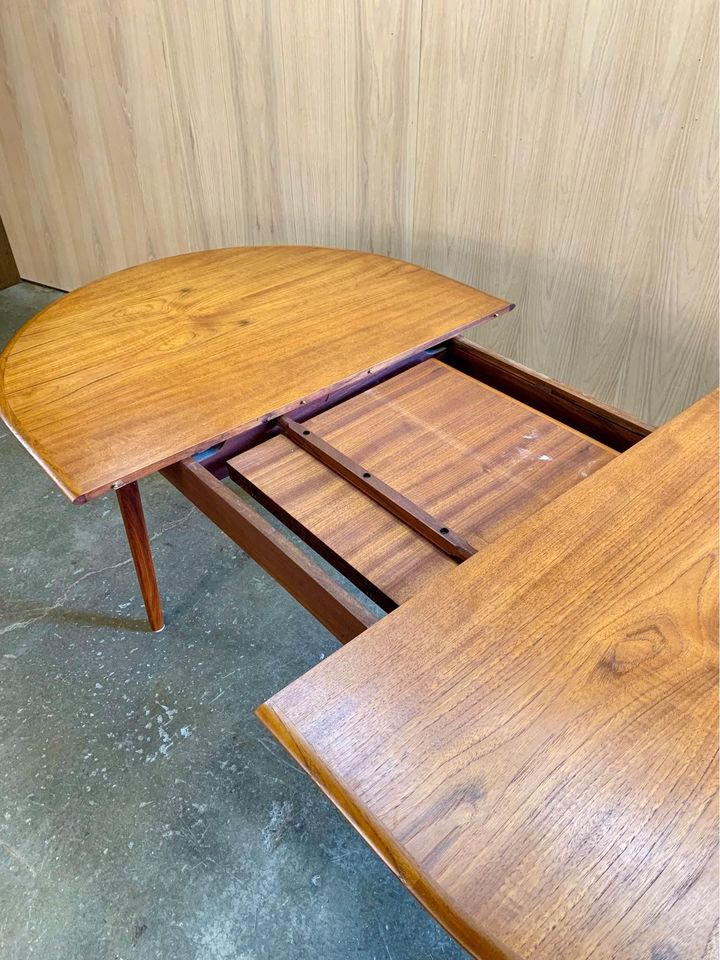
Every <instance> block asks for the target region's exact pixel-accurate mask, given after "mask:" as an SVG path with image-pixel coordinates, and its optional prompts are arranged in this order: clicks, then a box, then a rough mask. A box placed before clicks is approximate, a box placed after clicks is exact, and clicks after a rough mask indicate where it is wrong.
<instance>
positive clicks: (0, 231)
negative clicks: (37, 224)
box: [0, 220, 20, 290]
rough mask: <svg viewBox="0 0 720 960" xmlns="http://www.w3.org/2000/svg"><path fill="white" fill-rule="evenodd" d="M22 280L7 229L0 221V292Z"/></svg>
mask: <svg viewBox="0 0 720 960" xmlns="http://www.w3.org/2000/svg"><path fill="white" fill-rule="evenodd" d="M19 279H20V274H19V273H18V268H17V264H16V263H15V257H14V256H13V252H12V249H11V247H10V242H9V241H8V238H7V234H6V233H5V227H4V226H3V222H2V220H0V290H3V289H4V288H5V287H10V286H12V285H13V284H14V283H17V282H18V281H19Z"/></svg>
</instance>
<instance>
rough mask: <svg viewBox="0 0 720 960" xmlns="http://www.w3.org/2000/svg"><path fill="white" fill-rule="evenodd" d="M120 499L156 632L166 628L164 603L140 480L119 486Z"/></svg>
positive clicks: (144, 594)
mask: <svg viewBox="0 0 720 960" xmlns="http://www.w3.org/2000/svg"><path fill="white" fill-rule="evenodd" d="M117 498H118V503H119V504H120V513H121V514H122V518H123V523H124V524H125V532H126V533H127V538H128V543H129V544H130V553H131V554H132V558H133V563H134V564H135V572H136V573H137V578H138V581H139V583H140V590H141V591H142V596H143V600H144V601H145V609H146V610H147V616H148V621H149V623H150V628H151V630H153V631H154V632H155V633H157V632H158V631H159V630H162V629H163V627H164V626H165V622H164V620H163V614H162V607H161V605H160V592H159V591H158V585H157V580H156V579H155V566H154V565H153V559H152V551H151V549H150V539H149V537H148V532H147V525H146V523H145V514H144V513H143V508H142V501H141V500H140V488H139V487H138V485H137V481H136V482H134V483H128V484H126V485H125V486H124V487H119V488H118V490H117Z"/></svg>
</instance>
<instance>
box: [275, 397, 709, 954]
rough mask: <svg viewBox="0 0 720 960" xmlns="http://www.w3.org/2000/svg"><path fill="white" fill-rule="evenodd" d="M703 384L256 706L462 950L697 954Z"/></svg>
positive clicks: (704, 566)
mask: <svg viewBox="0 0 720 960" xmlns="http://www.w3.org/2000/svg"><path fill="white" fill-rule="evenodd" d="M717 415H718V394H717V392H716V393H714V394H710V395H708V396H707V397H706V398H704V399H703V400H701V401H700V402H698V403H697V404H696V405H695V406H693V407H692V408H690V409H689V410H688V411H686V412H685V413H683V414H682V415H680V416H679V417H678V418H676V419H675V420H674V421H672V422H671V423H669V424H667V425H666V426H664V427H662V428H660V429H659V430H658V431H657V432H655V433H653V434H652V435H650V436H649V437H647V438H646V439H645V440H642V441H641V442H640V443H638V444H637V445H636V446H634V447H633V448H632V449H631V450H629V451H627V452H626V453H624V454H622V455H621V456H619V457H617V458H616V459H615V460H613V461H612V462H611V463H609V464H607V465H606V466H605V467H603V469H602V470H600V471H599V472H598V473H597V474H595V475H594V476H593V477H591V478H590V479H588V480H587V481H586V482H585V483H583V484H582V485H580V486H578V487H576V488H575V489H573V490H571V491H569V492H568V493H566V494H565V495H563V496H561V497H559V498H558V499H557V500H555V502H554V503H552V504H550V505H549V506H547V507H546V508H545V509H544V510H542V511H541V512H540V513H538V514H536V515H535V516H533V517H531V518H530V519H528V520H527V521H525V522H524V523H522V524H521V525H519V526H518V527H517V529H515V530H513V531H511V532H509V533H508V534H506V535H505V536H504V537H503V538H501V539H500V540H499V541H498V542H497V543H495V544H494V545H492V546H491V547H488V548H487V549H486V550H483V551H480V552H479V553H478V554H477V555H476V556H474V557H472V558H471V559H470V560H467V561H466V562H465V563H463V564H462V565H461V566H459V567H457V568H456V569H455V570H454V571H452V572H451V573H449V574H447V575H446V576H444V577H441V578H440V579H438V580H436V581H435V582H434V583H433V584H432V585H431V586H430V587H429V588H428V589H426V590H424V591H423V592H422V593H421V594H420V595H418V596H417V597H415V598H414V599H413V600H411V601H409V602H408V603H407V604H406V605H404V606H403V607H401V608H400V609H398V610H396V611H395V612H393V613H391V614H390V615H389V616H388V617H386V618H385V619H384V620H382V621H380V622H379V623H378V624H376V625H375V626H374V627H372V628H371V629H370V630H368V631H367V633H365V634H364V635H363V636H361V637H358V638H357V639H356V640H355V641H353V643H352V644H350V645H349V646H348V647H346V648H344V649H343V650H340V651H338V652H337V653H335V654H333V655H332V656H331V657H329V658H328V659H327V660H325V661H324V662H323V663H321V664H319V665H318V666H316V667H315V668H314V669H313V670H311V671H310V672H309V673H308V674H306V675H305V676H303V677H301V678H300V679H299V680H297V681H296V682H295V683H293V684H291V685H290V686H289V687H287V688H286V689H285V690H283V691H282V692H281V693H279V694H277V695H276V696H275V697H273V698H272V699H271V700H270V701H269V702H268V703H267V704H265V705H264V706H263V707H261V708H260V710H259V715H260V717H261V719H262V720H263V722H264V723H265V724H266V725H267V726H268V727H269V728H270V729H271V730H272V731H273V733H275V735H276V736H277V737H278V738H279V739H280V740H281V741H282V742H283V743H284V744H285V746H286V747H287V748H288V750H289V751H290V752H291V753H292V754H293V756H294V757H295V758H296V759H297V760H298V762H299V763H300V764H301V765H303V766H304V767H305V768H306V769H307V770H308V772H309V773H310V774H311V775H312V776H313V777H314V778H315V780H316V781H317V782H318V784H319V785H320V786H321V787H322V788H323V790H325V791H326V793H327V794H328V795H329V796H330V798H331V799H332V800H333V802H334V803H335V804H336V805H337V806H338V807H339V808H340V810H341V811H342V812H343V813H344V814H345V816H346V817H348V819H349V820H350V821H351V822H352V823H353V824H354V825H355V826H356V827H357V829H358V830H359V831H360V832H361V833H362V834H363V836H365V838H366V839H367V840H368V841H369V842H370V844H371V845H372V846H373V847H374V848H375V849H376V851H377V852H378V853H379V854H380V856H381V857H383V859H384V860H385V861H386V863H387V864H388V865H389V866H390V867H391V868H392V869H393V870H395V871H396V872H397V873H398V874H399V875H400V876H401V878H402V879H403V880H404V881H405V883H406V884H407V885H408V887H409V888H410V889H411V890H412V891H413V893H414V894H415V895H416V896H417V897H418V898H419V899H420V900H421V901H422V902H423V903H424V904H425V906H426V907H428V909H429V910H431V911H432V912H433V913H434V915H435V916H436V917H437V919H438V920H440V922H442V923H443V924H444V925H445V926H446V927H447V929H448V930H449V931H450V932H451V933H452V934H454V935H455V936H456V937H457V938H458V940H459V941H460V942H461V943H462V944H463V945H464V946H465V947H466V948H467V949H468V950H469V951H470V952H471V953H472V954H473V955H474V956H476V957H482V958H523V960H580V958H582V960H651V958H660V957H663V958H665V957H673V958H682V960H691V958H693V960H700V958H711V957H715V956H716V953H715V952H714V951H715V950H716V947H717V942H716V938H717V933H718V900H717V889H718V865H717V827H718V823H717V786H718V773H717V747H718V690H717V681H718V660H717V653H718V650H717V626H718V624H717V600H718V598H717V481H718V468H717V459H718V457H717V455H718V445H717Z"/></svg>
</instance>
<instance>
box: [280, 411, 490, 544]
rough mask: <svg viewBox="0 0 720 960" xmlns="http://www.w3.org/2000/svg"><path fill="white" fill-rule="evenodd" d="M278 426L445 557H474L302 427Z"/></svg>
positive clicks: (438, 524)
mask: <svg viewBox="0 0 720 960" xmlns="http://www.w3.org/2000/svg"><path fill="white" fill-rule="evenodd" d="M278 424H279V426H280V429H281V430H282V431H283V433H284V434H285V435H286V436H287V437H288V438H289V439H290V440H292V442H293V443H295V444H296V445H297V446H298V447H301V448H302V449H303V450H305V451H306V452H307V453H309V454H311V455H312V456H313V457H315V459H316V460H319V461H320V462H321V463H323V464H325V466H326V467H329V468H330V469H331V470H332V471H334V472H335V473H337V474H338V475H339V476H341V477H342V478H343V479H344V480H347V482H348V483H350V484H352V486H354V487H355V488H356V489H358V490H360V491H361V492H362V493H364V494H365V495H366V496H368V497H370V498H371V499H372V500H374V501H375V502H376V503H378V504H379V505H380V506H381V507H384V509H385V510H387V511H388V512H389V513H392V515H393V516H395V517H397V518H398V519H399V520H402V521H403V523H406V524H407V525H408V526H409V527H411V528H412V529H413V530H415V531H416V533H419V534H420V535H421V536H423V537H425V539H426V540H429V541H430V543H432V544H434V545H435V546H436V547H439V548H440V550H442V551H443V552H444V553H446V554H448V556H450V557H454V558H455V559H456V560H467V559H468V557H471V556H472V555H473V554H474V553H476V550H475V548H474V547H473V546H472V545H471V544H470V543H468V542H467V540H465V538H464V537H461V536H460V534H458V533H455V531H454V530H451V529H450V528H449V527H447V526H445V525H444V524H443V522H442V521H441V520H438V519H437V518H436V517H433V516H432V515H431V514H429V513H427V512H426V511H425V510H423V509H422V507H419V506H418V505H417V504H416V503H413V501H412V500H409V499H408V498H407V497H405V496H403V494H402V493H399V492H398V491H397V490H395V489H394V488H393V487H391V486H390V485H389V484H387V483H385V482H384V481H383V480H380V479H378V477H375V476H373V474H372V473H371V472H370V471H369V470H366V469H365V468H364V467H363V466H362V465H361V464H359V463H357V462H356V461H355V460H352V459H351V458H350V457H347V456H345V454H344V453H342V452H341V451H340V450H338V449H337V448H336V447H334V446H333V445H332V444H330V443H328V442H327V441H326V440H323V438H322V437H320V436H318V435H317V434H316V433H313V431H312V430H310V429H309V428H308V427H307V426H305V424H302V423H297V422H296V421H295V420H291V419H290V418H289V417H280V418H279V419H278Z"/></svg>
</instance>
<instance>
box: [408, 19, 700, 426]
mask: <svg viewBox="0 0 720 960" xmlns="http://www.w3.org/2000/svg"><path fill="white" fill-rule="evenodd" d="M715 21H716V5H715V3H714V2H713V0H687V2H686V0H682V2H681V0H647V2H645V3H639V4H633V3H622V2H606V0H583V2H578V0H549V2H548V3H541V4H537V3H530V2H524V0H450V2H447V3H446V2H443V0H425V2H424V15H423V30H422V37H423V41H422V55H421V63H422V73H421V84H420V103H421V111H420V126H419V132H418V137H419V143H418V169H417V172H416V178H417V191H416V211H415V237H414V248H413V249H414V259H415V260H417V261H418V262H420V263H422V264H424V265H429V266H432V267H433V268H435V269H437V270H440V271H442V272H445V273H448V274H450V275H452V276H455V277H457V278H459V279H462V280H465V281H467V282H470V283H474V284H478V285H479V286H482V287H483V288H485V289H489V290H493V291H494V292H496V293H497V294H498V295H500V296H505V297H508V298H511V299H513V300H515V301H517V302H518V305H519V309H518V310H517V311H516V312H515V314H514V315H513V319H511V320H502V321H495V322H494V323H493V324H490V325H487V326H485V327H483V329H482V330H479V331H478V332H477V334H476V337H477V339H478V340H479V341H480V342H482V343H484V344H486V345H487V346H491V347H492V348H493V349H495V350H498V351H499V352H501V353H503V354H505V355H507V356H509V357H511V358H513V359H516V360H519V361H521V362H522V363H525V364H527V365H528V366H530V367H533V368H535V369H537V370H540V371H542V372H543V373H545V374H548V375H550V376H554V377H558V378H559V379H563V380H566V381H568V382H570V383H572V384H573V385H574V386H575V387H578V388H579V389H581V390H584V391H586V392H588V393H591V394H594V395H595V396H597V397H599V398H601V399H603V400H604V401H607V402H611V403H613V404H615V405H616V406H619V407H621V408H622V409H626V410H629V411H631V412H633V413H634V414H636V415H638V416H640V417H642V418H644V419H646V420H650V421H652V422H655V423H658V422H661V421H663V420H665V419H667V418H668V417H669V416H671V415H672V414H674V413H676V412H677V411H679V410H680V409H682V408H683V407H685V406H687V405H688V404H689V403H690V402H691V401H692V400H694V399H695V398H696V397H698V396H700V395H701V394H702V393H704V392H706V391H707V390H709V389H710V388H711V387H712V386H714V385H715V383H716V377H717V129H716V120H717V110H716V104H717V52H716V51H717V33H716V22H715Z"/></svg>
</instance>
